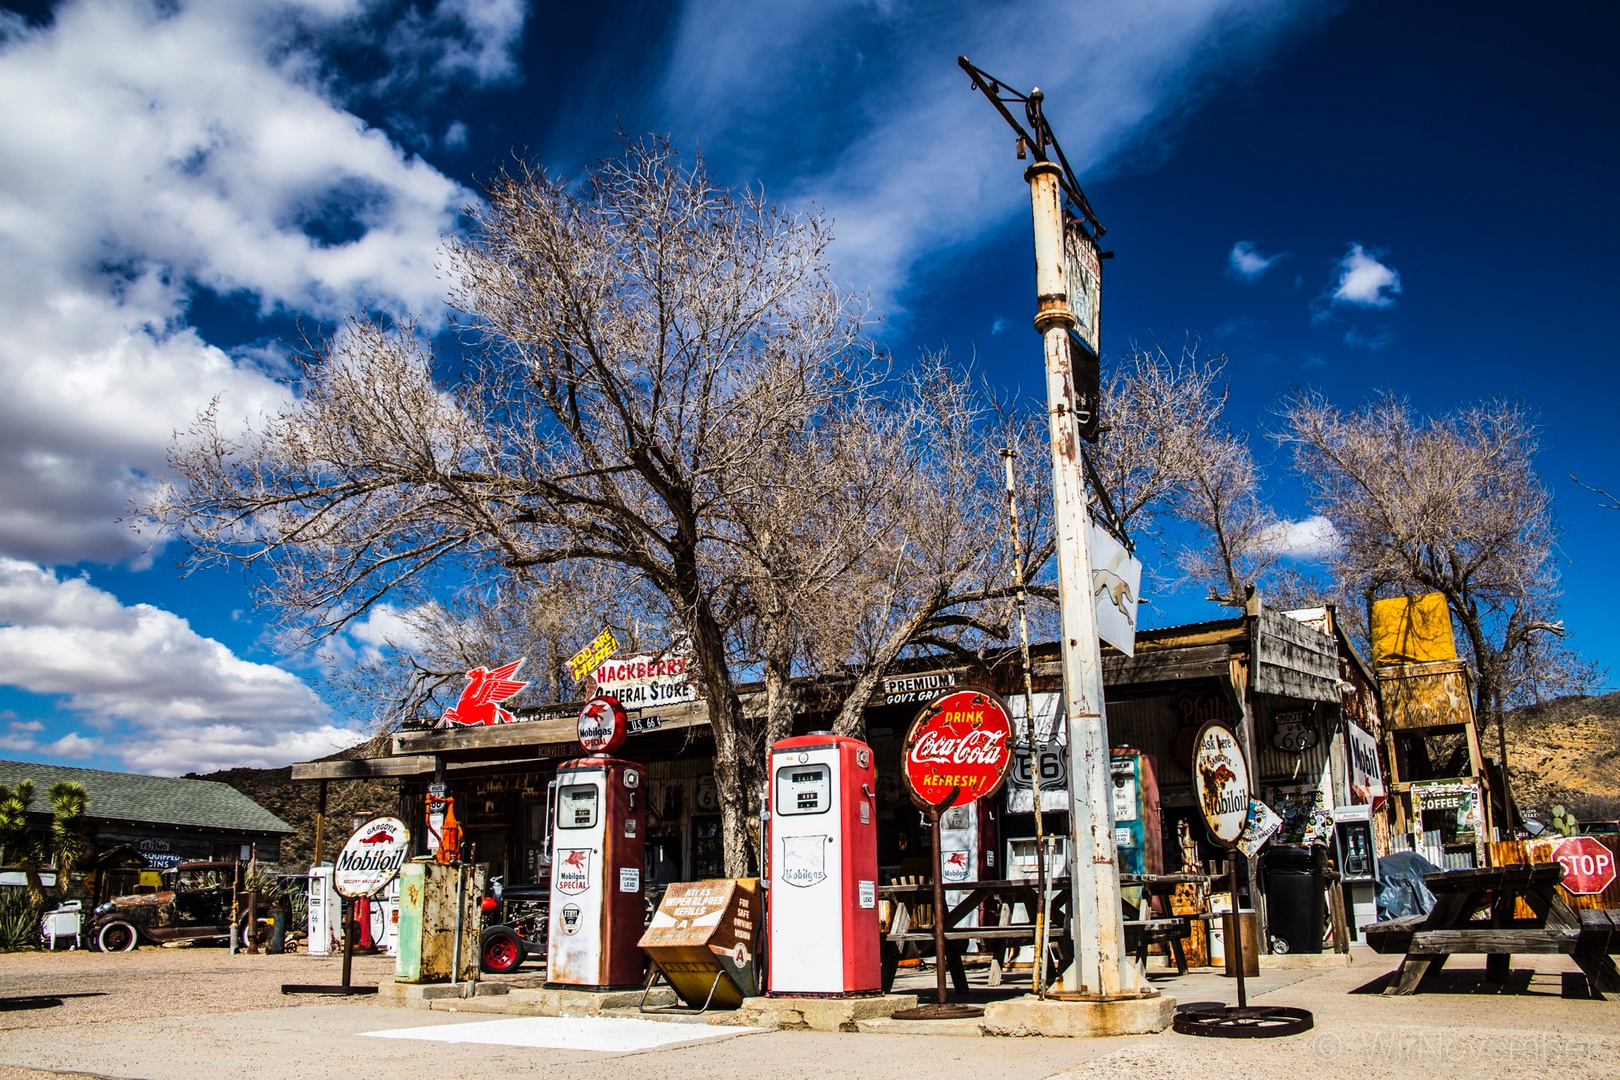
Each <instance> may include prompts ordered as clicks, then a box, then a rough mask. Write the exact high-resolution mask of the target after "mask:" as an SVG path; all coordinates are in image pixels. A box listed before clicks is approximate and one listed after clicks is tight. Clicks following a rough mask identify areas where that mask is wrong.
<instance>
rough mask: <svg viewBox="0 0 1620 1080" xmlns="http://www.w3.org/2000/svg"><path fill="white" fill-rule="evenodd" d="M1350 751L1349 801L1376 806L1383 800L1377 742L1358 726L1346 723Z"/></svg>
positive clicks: (1382, 779) (1381, 770) (1382, 780)
mask: <svg viewBox="0 0 1620 1080" xmlns="http://www.w3.org/2000/svg"><path fill="white" fill-rule="evenodd" d="M1344 730H1345V733H1346V734H1347V735H1348V736H1349V738H1348V739H1347V743H1348V746H1349V749H1350V801H1351V802H1352V803H1354V804H1358V805H1372V806H1377V805H1378V804H1379V803H1380V802H1382V801H1383V800H1384V798H1385V791H1384V771H1383V769H1382V768H1381V767H1380V766H1379V764H1378V740H1377V739H1375V738H1373V736H1372V733H1371V732H1369V731H1367V730H1366V729H1364V728H1362V727H1361V726H1360V725H1359V724H1351V723H1347V724H1345V726H1344Z"/></svg>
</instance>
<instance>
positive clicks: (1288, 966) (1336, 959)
mask: <svg viewBox="0 0 1620 1080" xmlns="http://www.w3.org/2000/svg"><path fill="white" fill-rule="evenodd" d="M1355 964H1356V958H1355V957H1354V956H1353V955H1351V954H1350V953H1333V952H1323V953H1280V954H1278V953H1272V954H1269V955H1268V954H1266V953H1261V954H1260V970H1261V971H1305V970H1308V969H1315V968H1347V967H1354V966H1355Z"/></svg>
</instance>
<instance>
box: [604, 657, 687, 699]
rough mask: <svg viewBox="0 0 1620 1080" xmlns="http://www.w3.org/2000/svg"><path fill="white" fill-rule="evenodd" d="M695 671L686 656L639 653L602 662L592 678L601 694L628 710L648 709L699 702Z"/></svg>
mask: <svg viewBox="0 0 1620 1080" xmlns="http://www.w3.org/2000/svg"><path fill="white" fill-rule="evenodd" d="M691 669H692V662H691V658H690V657H688V656H687V655H686V654H685V653H636V654H634V655H632V656H614V657H611V658H609V659H607V660H604V661H602V662H601V663H600V664H598V665H597V666H596V670H595V671H594V672H593V673H592V678H594V679H595V680H596V691H597V693H599V694H611V695H613V696H614V697H616V698H618V699H619V702H620V703H621V704H622V705H624V707H625V708H627V709H647V708H657V707H658V706H660V705H676V704H680V703H681V702H685V701H696V700H697V699H698V688H697V686H696V685H694V684H693V682H692V680H691V677H690V676H691Z"/></svg>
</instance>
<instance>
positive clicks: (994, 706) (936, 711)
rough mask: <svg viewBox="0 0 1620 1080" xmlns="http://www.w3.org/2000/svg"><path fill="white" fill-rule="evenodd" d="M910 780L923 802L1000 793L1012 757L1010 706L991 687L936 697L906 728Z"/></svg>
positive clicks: (908, 783)
mask: <svg viewBox="0 0 1620 1080" xmlns="http://www.w3.org/2000/svg"><path fill="white" fill-rule="evenodd" d="M904 754H905V768H904V771H905V774H906V786H907V787H909V788H911V796H912V799H913V800H915V801H916V802H917V803H918V804H919V805H922V806H946V805H950V806H962V805H964V804H966V803H970V802H973V801H974V800H975V799H982V798H984V797H985V796H986V795H994V794H995V793H996V791H997V790H998V789H999V788H1000V787H1001V782H1002V781H1003V780H1004V779H1006V777H1007V766H1008V765H1010V764H1011V763H1012V723H1011V721H1009V720H1008V719H1007V706H1006V705H1004V704H1003V703H1002V701H1001V699H1000V698H999V697H997V696H996V695H994V694H992V693H990V691H988V690H975V689H972V688H967V689H961V690H953V691H951V692H950V693H948V694H944V695H942V696H940V697H937V698H935V699H934V701H933V703H932V704H931V705H929V706H928V707H927V708H926V709H924V710H923V711H922V712H921V713H919V714H918V715H917V719H916V720H913V721H912V723H911V730H910V731H909V732H907V733H906V745H905V748H904Z"/></svg>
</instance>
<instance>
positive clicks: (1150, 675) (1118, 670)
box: [1103, 645, 1232, 686]
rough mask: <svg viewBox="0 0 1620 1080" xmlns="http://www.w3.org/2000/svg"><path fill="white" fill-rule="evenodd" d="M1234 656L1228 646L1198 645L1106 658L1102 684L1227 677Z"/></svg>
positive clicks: (1120, 684)
mask: <svg viewBox="0 0 1620 1080" xmlns="http://www.w3.org/2000/svg"><path fill="white" fill-rule="evenodd" d="M1231 656H1232V648H1231V646H1229V645H1197V646H1193V647H1191V648H1183V649H1153V650H1144V651H1140V652H1138V653H1137V654H1136V655H1135V656H1105V657H1103V684H1104V685H1106V686H1129V685H1133V684H1141V683H1158V682H1178V681H1180V680H1182V679H1218V678H1224V677H1225V676H1226V673H1227V668H1228V665H1229V662H1230V659H1231Z"/></svg>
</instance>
